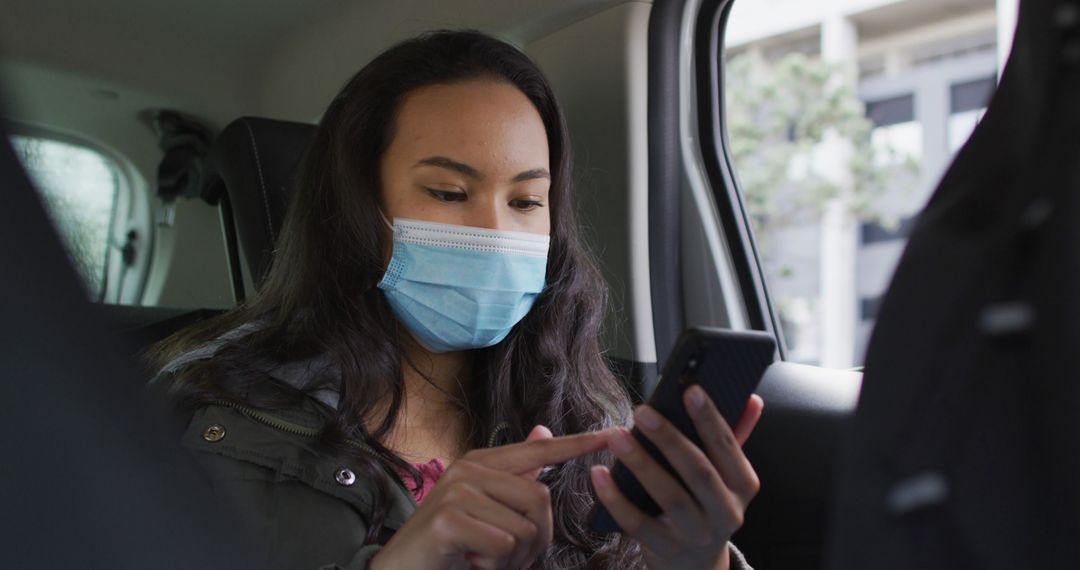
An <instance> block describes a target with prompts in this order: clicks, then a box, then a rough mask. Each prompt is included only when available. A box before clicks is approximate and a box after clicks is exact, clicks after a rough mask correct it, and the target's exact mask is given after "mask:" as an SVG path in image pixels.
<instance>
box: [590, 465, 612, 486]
mask: <svg viewBox="0 0 1080 570" xmlns="http://www.w3.org/2000/svg"><path fill="white" fill-rule="evenodd" d="M590 471H591V472H592V480H593V485H595V486H596V489H597V490H598V491H604V490H607V488H608V478H607V473H604V468H603V467H601V466H599V465H593V467H592V469H591V470H590Z"/></svg>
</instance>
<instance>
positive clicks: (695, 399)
mask: <svg viewBox="0 0 1080 570" xmlns="http://www.w3.org/2000/svg"><path fill="white" fill-rule="evenodd" d="M687 392H688V393H687V398H688V399H689V400H690V407H692V408H694V409H695V410H700V409H701V408H704V407H705V390H703V389H702V388H701V386H691V387H690V389H689V390H687Z"/></svg>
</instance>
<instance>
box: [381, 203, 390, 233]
mask: <svg viewBox="0 0 1080 570" xmlns="http://www.w3.org/2000/svg"><path fill="white" fill-rule="evenodd" d="M379 217H380V218H382V221H383V223H384V224H386V227H388V228H390V231H393V230H394V224H393V223H391V222H390V218H387V217H386V214H384V213H383V211H382V208H379Z"/></svg>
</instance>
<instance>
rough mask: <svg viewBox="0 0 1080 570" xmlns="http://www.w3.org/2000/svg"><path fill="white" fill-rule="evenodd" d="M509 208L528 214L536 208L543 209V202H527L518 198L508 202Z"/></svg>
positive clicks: (527, 200)
mask: <svg viewBox="0 0 1080 570" xmlns="http://www.w3.org/2000/svg"><path fill="white" fill-rule="evenodd" d="M510 207H512V208H516V209H518V210H521V211H522V212H530V211H532V210H535V209H537V208H543V207H544V204H543V202H541V201H539V200H529V199H526V198H518V199H517V200H511V201H510Z"/></svg>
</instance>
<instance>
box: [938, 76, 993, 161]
mask: <svg viewBox="0 0 1080 570" xmlns="http://www.w3.org/2000/svg"><path fill="white" fill-rule="evenodd" d="M996 87H997V82H996V81H994V78H993V77H987V78H984V79H977V80H975V81H968V82H966V83H957V84H955V85H952V86H951V87H950V88H949V123H948V127H947V128H948V145H949V152H950V153H955V152H956V151H958V150H960V147H962V146H964V143H965V142H967V140H968V138H970V137H971V133H972V132H973V131H974V130H975V125H977V124H978V123H979V120H980V119H982V116H983V114H984V113H986V106H987V105H988V104H989V103H990V97H991V96H992V95H993V94H994V89H995V88H996Z"/></svg>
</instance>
